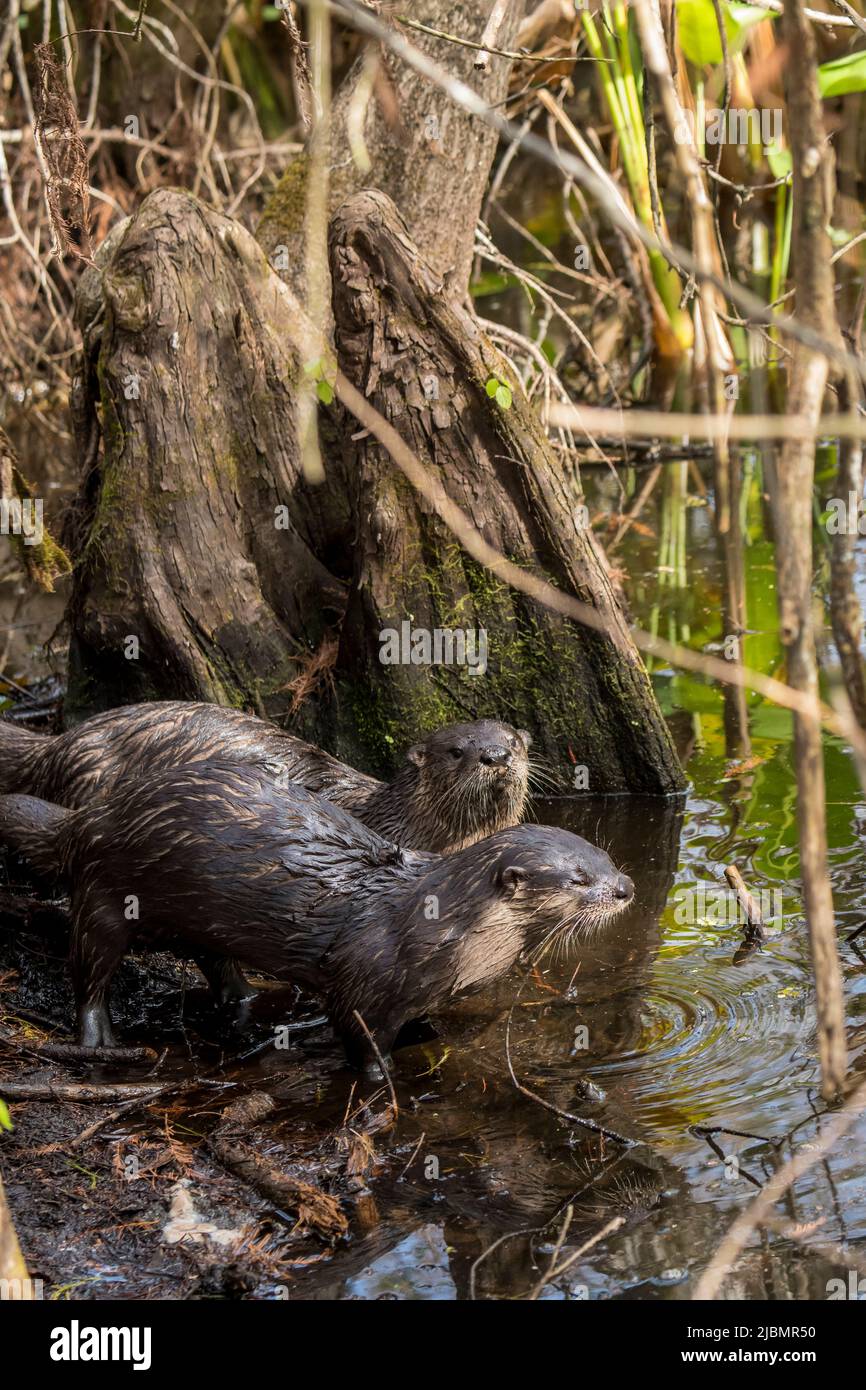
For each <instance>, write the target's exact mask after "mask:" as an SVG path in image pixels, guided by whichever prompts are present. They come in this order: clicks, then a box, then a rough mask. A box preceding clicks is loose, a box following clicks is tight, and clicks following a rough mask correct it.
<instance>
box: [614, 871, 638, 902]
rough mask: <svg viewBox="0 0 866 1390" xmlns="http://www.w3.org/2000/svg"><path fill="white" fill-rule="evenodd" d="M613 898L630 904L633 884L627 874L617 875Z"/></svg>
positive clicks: (632, 895)
mask: <svg viewBox="0 0 866 1390" xmlns="http://www.w3.org/2000/svg"><path fill="white" fill-rule="evenodd" d="M613 896H614V897H615V898H617V899H618V900H619V901H620V902H622V903H630V902H631V900H632V898H633V897H634V884H633V883H632V881H631V879H630V878H629V876H628V874H618V875H617V879H616V883H615V884H614V890H613Z"/></svg>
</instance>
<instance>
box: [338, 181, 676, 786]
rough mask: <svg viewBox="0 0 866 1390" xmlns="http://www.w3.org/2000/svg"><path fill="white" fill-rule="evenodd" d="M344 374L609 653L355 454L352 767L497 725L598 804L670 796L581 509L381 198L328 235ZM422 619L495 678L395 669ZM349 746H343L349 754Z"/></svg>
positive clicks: (483, 344)
mask: <svg viewBox="0 0 866 1390" xmlns="http://www.w3.org/2000/svg"><path fill="white" fill-rule="evenodd" d="M331 273H332V281H333V287H334V318H335V334H336V343H337V351H338V359H339V365H340V369H341V370H342V371H343V372H344V373H345V375H346V376H347V377H348V378H349V379H350V380H351V381H353V382H354V384H355V385H356V386H357V387H358V388H359V390H360V391H361V392H362V393H363V394H364V395H365V396H366V397H367V398H368V399H369V401H370V403H371V404H372V405H373V406H375V408H376V409H377V410H378V411H379V412H380V413H381V414H382V415H383V416H384V418H385V419H386V420H388V421H389V422H390V423H391V424H393V425H394V427H395V428H396V429H397V431H398V433H399V434H400V435H401V437H402V438H403V439H404V441H405V442H406V443H407V444H408V445H409V447H410V448H411V449H412V450H413V452H414V453H415V455H416V457H418V458H419V460H420V461H421V462H422V463H423V464H424V465H425V467H426V468H427V469H428V471H430V472H435V473H438V476H439V477H440V479H441V480H442V483H443V485H444V487H445V490H446V492H447V493H448V496H449V497H450V498H451V500H452V501H454V502H455V503H456V504H457V505H458V506H460V507H461V508H462V509H463V510H464V511H465V512H466V513H467V514H468V515H469V516H470V517H472V518H473V519H474V520H475V522H476V524H477V525H479V526H480V527H481V529H482V530H483V533H484V538H485V540H486V541H487V542H488V543H489V544H491V545H493V546H495V547H496V548H497V549H498V550H499V551H500V552H501V553H503V554H505V555H506V556H507V557H508V558H509V559H511V560H513V561H514V562H515V563H517V564H518V565H520V566H523V567H526V568H527V569H529V570H533V571H535V572H537V573H541V574H543V575H545V577H547V578H548V579H549V580H550V581H551V582H552V583H553V584H555V585H557V586H558V587H560V588H562V589H564V590H565V591H567V592H570V593H573V594H575V595H577V596H578V597H579V598H581V599H583V600H584V601H585V602H587V603H590V604H592V605H593V606H594V607H595V608H596V609H597V610H598V611H599V612H600V613H602V614H603V615H604V616H605V618H606V620H607V622H608V624H609V630H610V632H611V634H612V638H611V640H608V639H607V638H604V637H599V636H598V635H596V634H591V633H589V632H588V631H586V630H578V629H575V627H574V626H573V625H572V624H570V623H569V622H568V621H566V620H564V619H562V618H560V617H558V616H557V615H555V614H552V613H551V612H550V611H549V610H547V609H545V608H543V607H541V606H540V605H538V604H536V603H534V602H532V601H531V600H530V599H528V598H527V597H525V596H524V595H522V594H518V593H516V592H515V591H514V590H511V589H509V588H507V587H506V586H505V585H503V584H500V583H498V582H497V581H495V580H494V579H493V578H492V576H490V575H489V574H487V573H485V572H484V571H482V570H480V569H479V567H478V566H477V565H476V564H475V563H474V562H473V561H472V560H470V559H469V558H468V557H467V556H466V555H465V554H464V553H463V552H462V551H460V550H459V549H458V548H457V547H456V546H455V544H454V542H453V538H452V537H451V535H450V533H449V532H448V531H447V529H446V528H445V526H444V524H443V523H442V522H441V521H440V519H439V518H438V517H437V516H435V515H434V514H433V513H432V511H431V510H430V509H429V507H427V506H426V504H424V503H423V502H422V501H421V499H419V498H418V497H417V496H416V495H415V494H414V493H413V492H412V490H411V489H410V488H409V487H408V485H407V484H406V483H405V482H404V481H403V479H402V478H400V477H399V476H398V475H397V474H396V473H395V470H394V468H393V465H392V464H391V462H390V460H389V459H388V457H387V455H386V454H384V452H383V450H382V449H381V447H380V446H379V445H378V444H377V443H376V442H375V441H373V440H371V439H365V440H361V441H358V442H357V444H356V443H353V442H352V441H351V433H352V421H351V420H347V421H346V422H345V424H344V427H343V429H342V431H341V434H342V437H343V439H344V440H346V441H349V445H350V447H349V448H348V449H347V452H346V456H345V461H346V470H345V471H346V477H347V478H348V479H349V480H350V486H351V487H352V489H353V492H352V503H353V511H354V512H355V513H356V515H357V525H358V532H357V540H356V550H357V557H358V559H357V565H356V572H355V576H354V579H353V583H352V588H351V592H350V598H349V605H348V610H347V613H346V618H345V621H344V624H343V628H342V635H341V645H340V654H339V660H338V663H337V669H336V671H335V673H334V674H335V678H336V683H337V693H338V697H339V699H340V702H341V703H345V704H347V705H348V706H349V707H350V708H351V709H352V711H353V714H354V718H353V720H352V721H351V723H350V726H349V727H350V728H353V729H354V730H355V731H356V739H357V742H356V743H354V746H353V744H352V743H349V744H348V745H346V744H344V745H343V750H342V751H343V752H344V754H345V755H346V756H347V757H348V758H349V759H350V760H351V759H352V758H353V757H355V758H360V757H361V756H362V755H363V754H367V755H369V751H370V741H371V739H374V740H376V742H378V743H379V745H380V747H379V749H378V750H377V751H378V754H379V761H382V760H386V759H387V749H388V747H389V746H390V745H391V743H392V741H396V743H397V744H399V743H400V742H402V741H404V740H405V734H406V727H407V716H408V723H409V725H410V727H415V726H418V727H427V726H430V725H435V724H437V723H446V722H449V721H450V720H456V719H461V718H464V719H465V718H470V719H475V718H479V717H482V716H485V715H488V716H489V715H494V714H498V717H500V718H507V719H510V720H512V721H515V722H517V723H522V724H524V725H525V726H526V727H528V728H529V729H530V730H531V731H532V732H533V734H534V736H535V737H536V739H537V741H538V742H539V743H540V745H541V748H542V750H543V751H544V753H545V755H546V756H547V757H549V758H551V759H553V760H554V761H556V762H558V763H559V764H560V765H562V764H564V762H565V761H566V759H567V758H568V756H569V754H568V749H569V748H571V750H572V753H573V755H574V759H575V761H576V762H577V763H578V764H583V765H585V766H586V767H587V769H588V781H589V787H590V788H591V789H594V790H600V789H602V788H604V789H605V790H613V789H616V790H625V789H630V790H644V791H670V790H673V789H674V788H675V787H678V786H679V785H680V782H679V775H680V774H679V768H678V764H677V762H676V757H675V755H674V753H673V749H672V746H671V743H670V738H669V735H668V731H667V727H666V725H665V724H664V721H663V720H662V719H661V717H660V715H659V712H658V708H657V706H656V704H655V700H654V697H653V694H652V690H651V687H650V684H649V681H648V678H647V675H646V672H645V670H644V667H643V664H642V663H641V662H640V660H639V659H637V658H636V654H635V651H634V647H633V645H632V642H631V638H630V636H629V633H628V628H627V626H626V623H625V620H624V617H623V615H622V612H621V610H620V608H619V606H618V603H617V601H616V598H615V596H614V594H613V591H612V588H611V585H610V582H609V580H608V578H607V573H606V568H605V564H604V560H603V557H602V556H601V554H600V552H599V550H598V549H597V547H596V544H595V542H594V539H593V536H592V532H591V531H590V530H589V529H588V528H587V527H585V526H582V525H581V524H580V522H579V515H580V514H579V512H578V507H579V504H580V501H581V498H580V495H579V494H578V493H576V492H575V491H574V490H573V485H572V484H571V483H570V482H569V481H568V480H567V479H566V477H565V475H564V472H563V470H562V467H561V465H560V464H559V461H558V460H557V458H556V456H555V455H554V453H553V451H552V450H551V449H550V447H549V445H548V443H547V440H546V438H545V435H544V432H543V430H542V429H541V427H540V425H539V423H538V420H537V417H536V415H535V413H534V412H533V411H532V409H531V407H530V406H529V405H528V404H527V403H526V401H525V400H524V399H523V397H522V395H521V394H520V392H519V391H518V390H516V389H515V391H514V396H513V402H512V404H511V406H510V407H509V408H508V409H503V408H502V407H501V406H500V405H499V404H497V402H496V401H495V399H491V397H490V396H489V395H488V394H487V390H486V383H487V382H488V381H490V380H491V379H492V378H497V379H500V380H502V379H507V377H508V375H509V374H508V370H507V368H506V366H505V364H504V362H503V360H502V359H501V358H500V357H499V355H498V353H497V352H496V351H495V350H494V349H493V348H492V347H491V345H490V343H489V341H488V340H487V339H486V338H485V337H484V335H483V334H482V332H481V331H480V329H479V327H478V324H477V322H476V321H475V319H474V318H473V316H472V315H471V314H470V313H469V312H467V311H466V310H465V309H464V308H463V306H462V305H461V304H460V303H458V302H457V301H456V300H454V299H451V300H449V299H446V298H443V296H442V295H441V293H440V286H439V283H438V281H437V279H436V276H435V275H434V274H433V271H432V269H431V268H430V267H429V266H428V265H426V264H425V262H424V260H423V259H422V258H421V256H420V254H419V253H418V251H417V250H416V248H415V247H414V245H413V244H412V242H411V240H410V238H409V236H408V232H407V229H406V227H405V224H404V223H403V222H402V219H401V218H400V216H399V214H398V213H397V211H396V209H395V208H394V206H393V204H392V203H391V202H390V200H388V199H387V198H386V197H384V195H382V194H380V193H374V192H369V193H361V194H358V195H357V196H356V197H354V198H351V199H349V200H348V202H346V203H345V204H344V205H343V207H342V208H341V209H340V211H339V212H338V213H337V215H336V217H335V218H334V220H333V223H332V228H331ZM409 618H411V621H412V623H413V625H414V626H416V627H419V628H424V629H426V630H428V631H432V630H434V629H437V628H439V629H442V628H446V629H447V628H452V629H458V628H462V629H473V630H478V629H483V630H484V631H485V632H486V634H487V644H488V669H487V672H486V674H485V675H483V676H479V675H473V674H471V673H470V671H469V669H468V668H467V667H458V666H441V667H438V668H433V669H432V670H431V669H429V668H425V667H423V666H416V665H399V666H385V665H383V664H382V661H381V659H380V651H381V643H380V633H382V632H383V631H384V630H386V629H399V628H400V624H401V622H402V621H404V620H406V619H409ZM345 737H346V734H345V732H344V733H343V735H342V738H343V739H345Z"/></svg>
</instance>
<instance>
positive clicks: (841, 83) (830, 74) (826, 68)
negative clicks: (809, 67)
mask: <svg viewBox="0 0 866 1390" xmlns="http://www.w3.org/2000/svg"><path fill="white" fill-rule="evenodd" d="M818 90H819V91H820V93H821V96H822V97H843V96H845V95H846V93H848V92H866V50H864V51H863V52H862V53H847V54H846V55H845V57H844V58H834V59H833V61H832V62H830V63H822V64H821V66H820V67H819V68H818Z"/></svg>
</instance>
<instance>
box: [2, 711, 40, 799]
mask: <svg viewBox="0 0 866 1390" xmlns="http://www.w3.org/2000/svg"><path fill="white" fill-rule="evenodd" d="M52 742H53V740H52V738H51V735H50V734H34V733H33V732H32V730H30V729H21V728H19V727H18V725H17V724H12V723H10V722H9V720H8V719H0V792H14V791H20V790H21V788H22V787H26V786H28V784H29V779H30V775H31V772H32V770H33V767H34V765H35V764H36V763H37V762H38V761H39V758H40V757H41V755H42V752H43V751H44V749H46V748H48V747H50V745H51V743H52Z"/></svg>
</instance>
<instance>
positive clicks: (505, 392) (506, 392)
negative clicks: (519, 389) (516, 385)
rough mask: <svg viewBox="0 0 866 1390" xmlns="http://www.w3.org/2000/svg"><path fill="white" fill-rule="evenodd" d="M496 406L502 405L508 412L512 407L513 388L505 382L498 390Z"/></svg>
mask: <svg viewBox="0 0 866 1390" xmlns="http://www.w3.org/2000/svg"><path fill="white" fill-rule="evenodd" d="M496 404H497V405H501V406H502V409H503V410H508V409H509V407H510V405H511V387H510V386H506V385H505V383H504V382H503V384H502V385H501V386H498V387H497V388H496Z"/></svg>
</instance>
